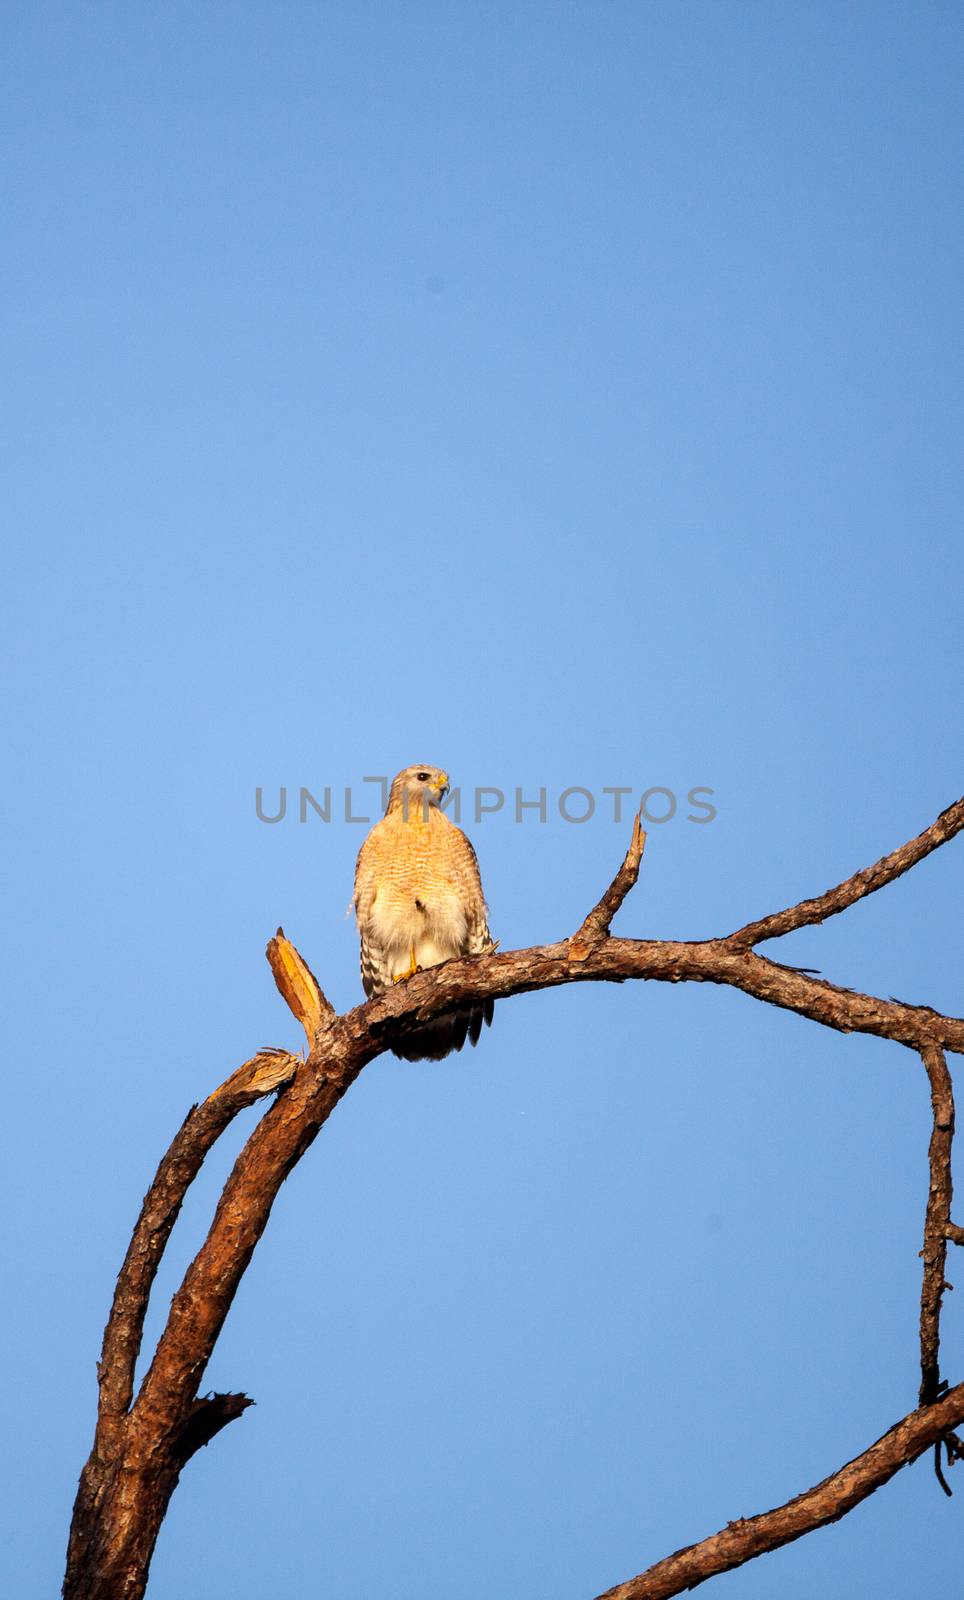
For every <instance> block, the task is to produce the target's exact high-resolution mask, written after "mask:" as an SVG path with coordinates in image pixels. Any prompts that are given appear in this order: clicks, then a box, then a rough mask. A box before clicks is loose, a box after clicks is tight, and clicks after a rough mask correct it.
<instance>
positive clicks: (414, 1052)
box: [392, 1000, 494, 1061]
mask: <svg viewBox="0 0 964 1600" xmlns="http://www.w3.org/2000/svg"><path fill="white" fill-rule="evenodd" d="M493 1004H494V1002H493V1001H491V1000H483V1002H482V1004H481V1005H480V1006H465V1007H463V1008H462V1009H461V1010H459V1011H449V1012H448V1013H447V1014H446V1015H445V1016H442V1017H433V1018H432V1020H431V1022H426V1023H425V1024H424V1025H423V1026H422V1027H421V1028H417V1029H416V1030H415V1032H414V1033H410V1034H408V1035H407V1036H406V1037H405V1038H404V1039H399V1040H398V1041H397V1043H395V1044H393V1045H392V1054H393V1055H396V1056H398V1058H399V1060H400V1061H444V1060H445V1057H446V1056H450V1055H452V1053H453V1052H454V1051H455V1050H461V1048H462V1046H463V1045H464V1043H465V1041H466V1038H469V1039H471V1041H472V1043H473V1045H475V1044H477V1043H478V1040H479V1034H480V1033H481V1032H482V1024H483V1022H486V1023H488V1024H489V1026H490V1027H491V1025H492V1010H493Z"/></svg>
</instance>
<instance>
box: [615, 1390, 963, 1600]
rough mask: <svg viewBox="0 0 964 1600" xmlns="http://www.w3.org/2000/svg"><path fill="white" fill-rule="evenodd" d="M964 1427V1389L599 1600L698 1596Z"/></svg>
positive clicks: (833, 1515) (848, 1505)
mask: <svg viewBox="0 0 964 1600" xmlns="http://www.w3.org/2000/svg"><path fill="white" fill-rule="evenodd" d="M961 1422H964V1383H962V1384H958V1386H957V1388H956V1389H951V1390H949V1391H948V1393H947V1394H946V1395H944V1397H943V1398H942V1399H941V1400H939V1401H937V1403H936V1404H935V1405H932V1406H923V1407H921V1408H920V1410H918V1411H912V1412H911V1413H910V1415H909V1416H906V1417H904V1418H903V1420H902V1421H901V1422H897V1423H895V1424H894V1426H893V1427H892V1428H890V1429H889V1430H888V1432H887V1433H885V1434H884V1436H883V1438H881V1439H878V1440H877V1443H876V1444H872V1445H871V1446H870V1449H869V1450H865V1451H864V1452H863V1454H862V1455H859V1456H856V1457H855V1458H854V1460H853V1461H848V1463H847V1465H846V1466H845V1467H841V1468H840V1470H839V1472H834V1473H831V1475H830V1477H829V1478H824V1480H823V1482H822V1483H818V1484H817V1485H816V1486H815V1488H813V1489H808V1490H807V1491H806V1493H805V1494H800V1495H797V1496H796V1498H795V1499H793V1500H788V1501H787V1502H786V1504H785V1505H782V1506H777V1507H776V1509H775V1510H773V1511H764V1512H762V1513H761V1514H760V1515H759V1516H756V1517H740V1518H739V1519H738V1520H737V1521H736V1522H730V1523H728V1524H727V1526H726V1527H725V1528H721V1530H720V1532H719V1533H714V1534H711V1535H710V1537H709V1538H708V1539H702V1540H701V1541H700V1543H699V1544H691V1545H687V1546H686V1548H685V1549H683V1550H677V1551H676V1552H675V1553H674V1554H673V1555H671V1556H667V1557H666V1559H665V1561H657V1563H656V1565H655V1566H653V1567H649V1568H647V1570H646V1571H645V1572H641V1573H640V1574H639V1577H637V1578H630V1579H629V1581H628V1583H619V1584H617V1585H616V1587H615V1588H614V1589H607V1590H606V1591H605V1593H604V1594H602V1595H599V1596H598V1597H597V1600H669V1597H670V1596H671V1595H676V1594H681V1593H682V1591H683V1590H684V1589H695V1588H696V1587H697V1585H698V1584H701V1583H705V1582H706V1580H707V1578H715V1577H716V1576H717V1575H718V1574H719V1573H721V1572H729V1571H730V1570H731V1568H733V1567H741V1566H743V1564H744V1562H746V1561H752V1560H753V1558H754V1556H762V1555H765V1554H766V1552H767V1551H769V1550H777V1549H779V1547H780V1546H781V1545H784V1544H790V1543H792V1541H793V1540H794V1539H799V1538H801V1537H802V1536H803V1534H805V1533H812V1532H813V1530H814V1529H815V1528H824V1527H826V1525H827V1523H828V1522H836V1521H838V1520H839V1518H840V1517H842V1516H845V1515H846V1513H847V1512H848V1511H852V1510H853V1508H854V1506H856V1505H859V1504H860V1502H861V1500H866V1499H867V1496H868V1495H871V1494H873V1492H874V1490H875V1489H879V1488H880V1487H881V1486H882V1485H883V1484H885V1483H886V1482H887V1481H888V1479H889V1478H892V1477H893V1476H894V1474H895V1473H896V1472H899V1471H900V1469H901V1467H905V1466H907V1465H908V1463H909V1462H911V1461H916V1460H917V1458H918V1456H920V1455H922V1454H923V1452H924V1451H925V1450H926V1449H927V1448H928V1446H930V1445H933V1444H934V1443H936V1442H937V1441H939V1440H940V1439H941V1438H942V1437H943V1436H944V1435H945V1434H946V1433H948V1432H949V1431H950V1430H951V1429H952V1428H955V1427H957V1426H958V1425H959V1424H960V1423H961Z"/></svg>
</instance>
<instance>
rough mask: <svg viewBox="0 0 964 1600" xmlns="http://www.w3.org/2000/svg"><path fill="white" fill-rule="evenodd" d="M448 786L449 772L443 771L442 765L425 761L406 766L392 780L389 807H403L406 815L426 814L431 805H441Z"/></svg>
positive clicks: (391, 809)
mask: <svg viewBox="0 0 964 1600" xmlns="http://www.w3.org/2000/svg"><path fill="white" fill-rule="evenodd" d="M448 788H449V778H448V773H447V772H443V771H442V769H441V767H429V766H426V765H425V763H424V762H423V763H422V764H421V765H418V764H416V765H415V766H414V767H405V768H403V770H402V771H401V772H400V773H399V774H398V775H397V777H395V778H394V779H393V780H392V789H391V794H390V795H389V797H388V809H389V811H393V810H395V809H396V808H397V807H401V809H402V811H403V813H404V814H405V816H410V817H421V816H425V815H427V813H428V808H429V806H438V805H441V803H442V800H443V799H444V798H445V796H446V795H447V794H448Z"/></svg>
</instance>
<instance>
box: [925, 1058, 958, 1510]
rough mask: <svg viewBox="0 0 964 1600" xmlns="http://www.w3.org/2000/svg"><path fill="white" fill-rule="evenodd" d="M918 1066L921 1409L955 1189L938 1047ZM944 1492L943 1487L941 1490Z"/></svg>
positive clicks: (934, 1358) (949, 1088) (930, 1378)
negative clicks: (925, 1095)
mask: <svg viewBox="0 0 964 1600" xmlns="http://www.w3.org/2000/svg"><path fill="white" fill-rule="evenodd" d="M921 1060H922V1061H923V1063H924V1066H925V1068H926V1070H927V1076H928V1078H929V1080H930V1086H931V1110H932V1113H933V1118H934V1126H933V1129H932V1131H931V1138H930V1147H929V1149H928V1161H929V1163H930V1186H929V1189H928V1193H927V1211H926V1215H925V1218H924V1248H923V1250H922V1251H921V1255H922V1256H923V1258H924V1281H923V1284H922V1285H921V1297H920V1370H921V1383H920V1403H921V1405H922V1406H926V1405H930V1404H932V1403H933V1402H934V1401H935V1400H936V1399H937V1397H938V1395H939V1394H940V1389H941V1374H940V1360H939V1353H940V1338H941V1302H942V1300H943V1298H944V1290H945V1288H946V1284H945V1281H944V1269H945V1266H946V1263H947V1229H948V1226H949V1224H950V1218H951V1198H952V1196H953V1192H954V1187H953V1181H952V1177H951V1147H952V1145H953V1142H954V1088H953V1085H952V1083H951V1075H950V1073H949V1072H948V1070H947V1062H946V1061H945V1059H944V1052H943V1050H941V1049H940V1047H939V1046H938V1045H925V1046H924V1048H923V1049H922V1050H921ZM945 1487H946V1485H945Z"/></svg>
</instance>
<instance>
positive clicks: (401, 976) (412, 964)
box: [392, 944, 422, 983]
mask: <svg viewBox="0 0 964 1600" xmlns="http://www.w3.org/2000/svg"><path fill="white" fill-rule="evenodd" d="M421 970H422V969H421V967H420V966H419V964H418V962H417V961H416V960H415V946H414V944H413V945H412V946H411V947H410V950H409V956H408V967H407V968H406V970H405V971H404V972H393V973H392V982H393V983H404V982H405V979H406V978H414V976H415V974H416V972H421Z"/></svg>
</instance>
